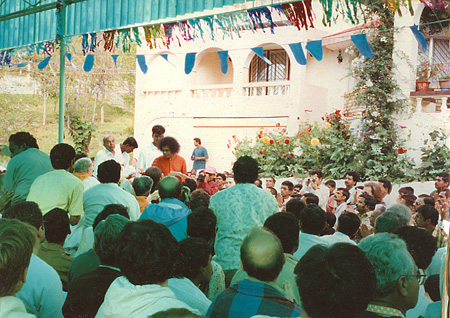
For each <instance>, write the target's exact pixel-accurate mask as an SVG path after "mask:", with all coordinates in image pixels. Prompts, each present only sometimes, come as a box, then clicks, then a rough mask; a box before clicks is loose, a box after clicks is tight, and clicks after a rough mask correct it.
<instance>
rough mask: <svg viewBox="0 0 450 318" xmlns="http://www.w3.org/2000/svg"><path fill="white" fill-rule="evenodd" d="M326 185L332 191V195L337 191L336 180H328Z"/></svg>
mask: <svg viewBox="0 0 450 318" xmlns="http://www.w3.org/2000/svg"><path fill="white" fill-rule="evenodd" d="M325 185H326V186H327V188H328V189H330V195H331V194H332V193H333V192H334V190H336V181H334V180H327V181H326V182H325Z"/></svg>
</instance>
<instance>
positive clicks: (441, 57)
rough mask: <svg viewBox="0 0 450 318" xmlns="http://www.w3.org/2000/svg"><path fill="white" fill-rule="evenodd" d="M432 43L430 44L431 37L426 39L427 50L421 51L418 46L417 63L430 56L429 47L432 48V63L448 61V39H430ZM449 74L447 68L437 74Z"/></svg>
mask: <svg viewBox="0 0 450 318" xmlns="http://www.w3.org/2000/svg"><path fill="white" fill-rule="evenodd" d="M432 41H433V43H432V45H431V39H427V51H426V52H425V53H423V51H422V50H421V49H420V48H419V49H418V50H419V58H418V60H419V63H420V62H423V61H426V60H428V59H429V56H430V49H431V50H432V52H431V56H432V60H431V61H432V63H433V64H439V63H446V62H448V61H450V49H449V40H448V39H432ZM445 75H450V71H449V70H448V69H446V70H444V71H442V73H441V74H439V77H442V76H445Z"/></svg>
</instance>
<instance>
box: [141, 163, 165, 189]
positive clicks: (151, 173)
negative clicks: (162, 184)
mask: <svg viewBox="0 0 450 318" xmlns="http://www.w3.org/2000/svg"><path fill="white" fill-rule="evenodd" d="M144 174H145V175H146V176H148V177H150V178H152V180H153V186H152V193H153V192H154V191H155V190H156V189H158V184H159V181H160V180H161V177H162V172H161V169H159V168H158V167H149V168H147V169H146V170H145V173H144Z"/></svg>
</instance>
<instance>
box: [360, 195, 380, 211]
mask: <svg viewBox="0 0 450 318" xmlns="http://www.w3.org/2000/svg"><path fill="white" fill-rule="evenodd" d="M376 203H377V201H376V200H375V198H374V197H373V196H371V195H369V194H367V193H363V194H361V195H360V196H359V197H358V200H357V201H356V210H357V211H358V212H359V213H367V212H369V211H373V210H374V209H375V205H376Z"/></svg>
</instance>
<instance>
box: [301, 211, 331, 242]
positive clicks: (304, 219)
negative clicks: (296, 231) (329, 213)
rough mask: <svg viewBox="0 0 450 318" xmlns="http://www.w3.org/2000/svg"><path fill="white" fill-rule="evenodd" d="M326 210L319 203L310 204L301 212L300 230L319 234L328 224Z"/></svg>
mask: <svg viewBox="0 0 450 318" xmlns="http://www.w3.org/2000/svg"><path fill="white" fill-rule="evenodd" d="M326 220H327V218H326V216H325V211H324V210H322V209H321V208H320V207H319V206H318V205H317V204H308V205H307V206H306V207H305V208H304V209H303V211H302V212H301V213H300V230H301V231H302V232H303V233H308V234H314V235H319V234H320V233H322V231H323V229H324V227H325V224H326Z"/></svg>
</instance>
